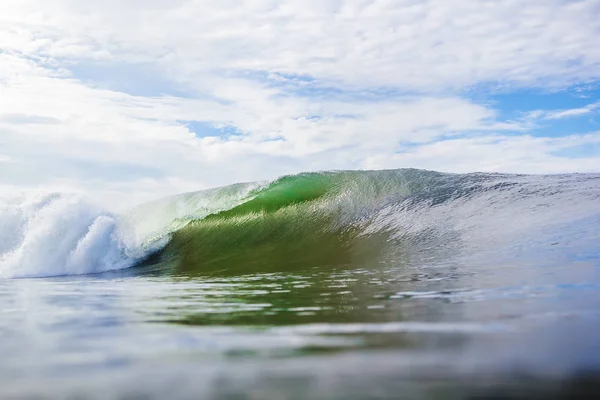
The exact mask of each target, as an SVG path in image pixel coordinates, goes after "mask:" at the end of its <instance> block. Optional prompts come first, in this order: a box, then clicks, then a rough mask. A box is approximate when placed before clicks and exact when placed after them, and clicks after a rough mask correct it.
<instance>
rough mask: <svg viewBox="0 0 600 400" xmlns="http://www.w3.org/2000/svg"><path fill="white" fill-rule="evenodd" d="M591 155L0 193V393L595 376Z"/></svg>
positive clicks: (541, 382) (177, 395)
mask: <svg viewBox="0 0 600 400" xmlns="http://www.w3.org/2000/svg"><path fill="white" fill-rule="evenodd" d="M599 306H600V174H565V175H509V174H485V173H473V174H447V173H439V172H434V171H423V170H415V169H400V170H386V171H333V172H318V173H304V174H298V175H290V176H284V177H281V178H279V179H276V180H273V181H268V182H254V183H240V184H235V185H230V186H225V187H221V188H215V189H210V190H204V191H199V192H193V193H184V194H180V195H176V196H171V197H167V198H164V199H159V200H156V201H153V202H149V203H146V204H141V205H139V206H137V207H135V208H133V209H132V210H130V211H128V212H125V213H122V214H113V213H110V212H107V211H105V210H103V209H102V207H100V206H98V205H95V204H94V201H93V199H88V198H86V197H84V196H81V195H75V194H67V193H43V194H42V193H26V194H18V195H17V194H15V195H13V196H6V197H5V198H2V199H0V398H2V399H13V398H14V399H21V398H27V399H29V398H31V399H45V398H52V399H54V398H73V399H88V398H89V399H146V398H148V399H166V398H168V399H188V398H189V399H213V398H214V399H221V398H222V399H379V398H382V399H385V398H409V399H410V398H415V399H417V398H431V399H465V398H469V399H475V398H492V397H493V398H537V397H539V398H570V397H573V396H575V395H586V396H588V397H591V396H594V395H597V394H600V390H599V387H600V339H598V338H599V337H600V310H599Z"/></svg>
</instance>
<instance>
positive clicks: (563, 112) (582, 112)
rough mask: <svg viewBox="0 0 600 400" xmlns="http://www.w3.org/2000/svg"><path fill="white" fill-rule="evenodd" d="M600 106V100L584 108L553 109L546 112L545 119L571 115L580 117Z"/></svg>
mask: <svg viewBox="0 0 600 400" xmlns="http://www.w3.org/2000/svg"><path fill="white" fill-rule="evenodd" d="M598 107H600V102H596V103H592V104H589V105H587V106H586V107H582V108H571V109H568V110H561V111H552V112H548V113H546V114H545V116H544V118H545V119H562V118H569V117H579V116H582V115H586V114H590V113H592V112H594V111H595V110H596V109H598Z"/></svg>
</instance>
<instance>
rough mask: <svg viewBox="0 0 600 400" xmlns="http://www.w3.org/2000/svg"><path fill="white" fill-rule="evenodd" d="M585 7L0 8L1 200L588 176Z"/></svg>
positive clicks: (379, 0) (187, 0)
mask: <svg viewBox="0 0 600 400" xmlns="http://www.w3.org/2000/svg"><path fill="white" fill-rule="evenodd" d="M599 37H600V0H420V1H417V0H303V1H298V0H278V1H272V0H236V1H233V0H219V1H217V0H213V1H208V0H103V1H95V0H2V1H1V2H0V194H1V193H14V192H15V191H27V190H39V189H43V190H55V191H77V192H79V191H81V192H84V193H87V194H89V195H90V196H92V197H93V198H95V199H97V200H98V201H100V202H103V203H106V204H109V205H110V206H111V207H114V208H124V207H129V206H132V205H135V204H136V203H139V202H142V201H146V200H150V199H154V198H158V197H162V196H166V195H171V194H175V193H180V192H186V191H194V190H200V189H203V188H208V187H214V186H220V185H225V184H229V183H234V182H240V181H256V180H265V179H273V178H275V177H277V176H280V175H283V174H291V173H297V172H302V171H316V170H331V169H388V168H422V169H430V170H438V171H445V172H458V173H463V172H475V171H480V172H511V173H535V174H544V173H568V172H600V46H599V45H598V38H599Z"/></svg>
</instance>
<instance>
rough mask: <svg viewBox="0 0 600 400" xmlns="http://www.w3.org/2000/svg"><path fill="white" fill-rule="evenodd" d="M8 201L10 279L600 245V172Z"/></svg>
mask: <svg viewBox="0 0 600 400" xmlns="http://www.w3.org/2000/svg"><path fill="white" fill-rule="evenodd" d="M0 207H2V208H0V276H5V277H23V276H50V275H65V274H81V273H95V272H103V271H109V270H116V269H122V268H127V267H131V266H134V265H145V266H147V265H150V264H152V265H154V266H155V267H156V268H157V269H158V270H160V271H165V272H169V273H181V274H186V275H189V274H225V275H228V274H232V275H234V274H248V273H254V272H268V271H283V270H293V269H298V270H300V269H307V268H326V267H330V268H331V267H334V268H339V267H364V268H369V267H371V266H376V265H380V264H387V263H398V262H411V263H435V262H449V261H450V260H453V259H458V258H459V257H461V258H462V260H463V261H464V260H468V261H469V262H476V261H477V260H478V261H480V262H481V261H482V260H488V262H489V260H490V259H491V258H492V259H494V260H496V262H497V260H499V259H500V258H502V257H504V258H506V257H507V256H509V255H511V254H512V255H514V254H517V253H515V251H516V250H515V249H523V248H529V249H534V250H535V251H537V252H539V251H544V250H545V249H547V248H549V246H557V244H558V245H559V247H560V245H561V243H563V244H565V243H568V242H569V240H571V241H572V240H573V238H578V240H581V241H584V242H585V241H588V242H590V246H591V247H590V248H594V246H596V247H597V238H598V236H599V234H600V230H599V228H598V226H599V224H598V223H597V220H598V219H599V216H600V175H597V174H584V175H578V174H570V175H553V176H526V175H502V174H466V175H459V174H444V173H438V172H431V171H422V170H412V169H411V170H392V171H342V172H320V173H305V174H299V175H293V176H285V177H282V178H280V179H278V180H275V181H272V182H263V183H246V184H236V185H231V186H227V187H222V188H216V189H211V190H205V191H201V192H195V193H186V194H182V195H178V196H173V197H169V198H165V199H162V200H158V201H154V202H151V203H147V204H143V205H141V206H139V207H137V208H135V209H134V210H132V211H131V212H130V213H128V214H126V215H122V216H114V215H110V214H108V213H104V212H102V210H99V209H97V208H95V207H93V206H91V205H90V204H89V203H88V202H86V201H85V200H84V199H82V198H81V197H78V196H70V195H61V194H55V195H46V196H41V197H40V196H38V197H35V196H34V197H26V196H25V197H19V198H13V199H9V200H5V201H4V205H3V206H0ZM589 221H592V222H589ZM593 221H596V222H593ZM565 235H567V236H568V239H569V240H566V239H565ZM593 243H596V245H594V244H593ZM511 246H512V247H511ZM565 246H566V244H565ZM553 248H556V247H553ZM149 256H151V257H149Z"/></svg>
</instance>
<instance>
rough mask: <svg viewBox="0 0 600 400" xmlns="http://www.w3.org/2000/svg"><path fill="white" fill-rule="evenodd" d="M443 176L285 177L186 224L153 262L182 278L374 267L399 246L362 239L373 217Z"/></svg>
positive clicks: (377, 235)
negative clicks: (183, 276)
mask: <svg viewBox="0 0 600 400" xmlns="http://www.w3.org/2000/svg"><path fill="white" fill-rule="evenodd" d="M444 176H445V175H444V174H440V173H435V172H428V171H419V170H394V171H341V172H320V173H304V174H299V175H293V176H285V177H282V178H280V179H278V180H276V181H274V182H272V183H271V184H268V185H266V186H262V187H259V188H257V189H255V190H252V191H250V192H249V193H248V195H247V196H245V197H243V198H240V199H239V203H238V204H237V205H235V206H232V207H230V208H228V209H224V210H220V211H218V212H214V213H210V214H209V215H205V216H202V217H201V218H197V219H195V220H193V221H190V222H189V223H187V224H186V226H184V227H183V228H181V229H178V230H177V231H176V232H174V233H173V234H172V237H171V240H170V242H169V243H168V244H167V245H166V247H165V248H164V249H163V250H162V251H161V252H160V253H159V254H157V255H155V256H154V257H153V258H152V262H153V263H159V264H161V265H163V266H167V267H168V269H169V270H171V271H174V272H175V273H178V272H180V273H182V274H183V273H184V274H186V275H190V274H194V273H197V274H240V273H253V272H268V271H283V270H292V269H294V270H295V269H307V268H322V267H327V266H328V267H347V266H351V265H365V263H377V262H379V260H380V259H381V257H382V256H383V255H389V254H390V251H393V252H394V253H399V252H401V246H399V245H398V244H397V243H393V242H392V241H390V237H391V236H390V232H389V231H387V230H385V229H383V230H380V231H375V232H369V233H366V230H365V227H366V226H368V225H369V223H370V221H371V220H372V219H373V218H374V217H375V215H376V211H377V210H380V209H382V208H383V207H385V206H388V205H390V204H395V203H398V201H399V200H401V199H405V198H407V197H408V196H409V195H410V194H412V193H415V192H419V191H423V190H424V188H426V187H427V186H428V185H432V184H433V185H434V186H436V184H435V182H433V181H435V180H439V179H441V178H443V177H444ZM437 186H439V185H437ZM221 190H227V188H223V189H221Z"/></svg>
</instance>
